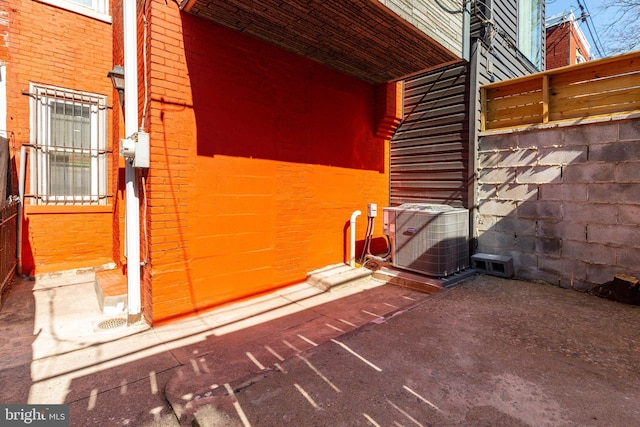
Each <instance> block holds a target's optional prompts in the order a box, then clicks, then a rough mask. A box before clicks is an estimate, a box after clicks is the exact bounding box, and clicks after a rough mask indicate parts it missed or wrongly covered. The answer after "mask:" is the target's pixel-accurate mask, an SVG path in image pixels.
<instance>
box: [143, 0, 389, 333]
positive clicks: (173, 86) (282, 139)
mask: <svg viewBox="0 0 640 427" xmlns="http://www.w3.org/2000/svg"><path fill="white" fill-rule="evenodd" d="M149 21H150V27H149V28H150V39H151V40H150V44H149V75H150V85H149V90H150V93H149V95H150V99H151V106H150V132H151V145H152V147H151V168H150V170H149V172H148V187H147V193H148V218H147V221H148V225H149V236H148V240H149V245H150V254H151V255H150V256H151V263H150V266H148V267H147V268H146V271H145V274H144V277H145V284H144V286H145V289H144V295H146V299H145V304H144V310H145V316H146V317H147V318H148V319H151V320H152V321H153V323H158V322H163V321H166V320H169V319H171V318H172V317H176V316H182V315H185V314H189V313H193V312H196V311H197V310H201V309H206V308H209V307H211V306H214V305H217V304H221V303H224V302H228V301H231V300H235V299H239V298H243V297H247V296H250V295H252V294H256V293H260V292H264V291H267V290H270V289H274V288H277V287H281V286H284V285H287V284H290V283H295V282H299V281H303V280H304V279H305V277H306V274H307V272H309V271H311V270H314V269H317V268H320V267H324V266H326V265H329V264H336V263H341V262H343V261H345V260H346V259H347V258H348V253H347V252H346V251H347V250H348V244H349V242H348V235H349V230H348V221H349V218H350V216H351V213H352V212H353V211H354V210H357V209H359V210H361V211H363V213H364V215H363V216H361V217H360V218H359V221H358V227H359V228H358V239H360V240H361V239H363V238H364V231H365V230H364V229H365V227H366V207H367V203H377V204H378V206H379V207H380V209H381V208H382V206H385V205H386V204H387V203H388V178H389V175H388V164H387V158H388V142H387V141H386V140H385V139H383V138H381V137H376V136H375V135H376V131H377V129H376V124H375V123H376V120H380V119H381V117H379V114H378V115H377V114H376V102H383V103H386V102H387V99H386V98H385V99H383V100H382V101H380V100H377V98H376V88H375V87H373V86H371V85H369V84H367V83H364V82H362V81H359V80H357V79H355V78H352V77H349V76H346V75H344V74H341V73H338V72H336V71H333V70H331V69H329V68H327V67H325V66H323V65H321V64H318V63H316V62H313V61H310V60H308V59H306V58H303V57H301V56H298V55H294V54H292V53H289V52H286V51H283V50H281V49H279V48H276V47H274V46H272V45H270V44H267V43H264V42H261V41H258V40H256V39H253V38H251V37H248V36H246V35H242V34H240V33H237V32H234V31H231V30H228V29H225V28H223V27H220V26H217V25H215V24H213V23H210V22H208V21H205V20H202V19H200V18H196V17H193V16H191V15H188V14H182V13H180V12H179V11H178V10H177V7H176V6H175V5H174V4H173V3H169V4H165V3H164V2H161V1H154V2H152V3H151V9H150V12H149ZM378 92H380V93H383V94H384V93H385V91H384V90H383V91H378ZM390 94H391V96H393V97H394V98H395V95H397V93H396V92H395V91H390ZM384 109H386V110H391V111H395V108H393V106H392V107H391V108H388V106H386V107H385V108H384ZM378 110H380V109H378ZM387 119H388V118H387ZM385 121H386V122H388V121H389V120H385ZM392 121H393V120H392ZM383 133H384V132H383ZM376 235H377V236H381V221H380V220H378V224H377V233H376Z"/></svg>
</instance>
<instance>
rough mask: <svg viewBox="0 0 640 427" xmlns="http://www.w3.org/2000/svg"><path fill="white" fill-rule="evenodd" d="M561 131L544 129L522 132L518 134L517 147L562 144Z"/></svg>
mask: <svg viewBox="0 0 640 427" xmlns="http://www.w3.org/2000/svg"><path fill="white" fill-rule="evenodd" d="M562 140H563V132H562V131H561V130H558V129H544V130H540V131H534V132H523V133H521V134H520V135H518V147H519V148H539V147H550V146H558V145H562V144H563V142H562Z"/></svg>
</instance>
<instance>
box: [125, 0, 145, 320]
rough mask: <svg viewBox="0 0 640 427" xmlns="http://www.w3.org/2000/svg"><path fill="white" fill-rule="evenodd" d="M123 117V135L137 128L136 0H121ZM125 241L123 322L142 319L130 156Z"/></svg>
mask: <svg viewBox="0 0 640 427" xmlns="http://www.w3.org/2000/svg"><path fill="white" fill-rule="evenodd" d="M122 4H123V5H122V6H123V26H124V117H125V136H126V137H127V138H128V137H131V136H132V135H133V134H135V133H136V132H137V131H138V40H137V39H138V29H137V17H136V2H135V1H134V0H124V1H123V2H122ZM125 165H126V166H125V221H126V227H125V240H126V244H125V247H126V251H127V253H126V257H127V321H128V324H129V325H131V324H133V323H136V322H138V321H140V319H141V318H142V310H141V302H140V201H139V198H138V180H137V174H136V170H135V169H134V167H133V161H132V160H131V159H126V160H125Z"/></svg>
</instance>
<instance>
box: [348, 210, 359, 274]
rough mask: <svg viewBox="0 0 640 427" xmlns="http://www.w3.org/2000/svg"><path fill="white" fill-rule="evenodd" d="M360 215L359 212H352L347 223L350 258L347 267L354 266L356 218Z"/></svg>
mask: <svg viewBox="0 0 640 427" xmlns="http://www.w3.org/2000/svg"><path fill="white" fill-rule="evenodd" d="M360 214H362V212H360V211H354V212H353V213H352V214H351V220H350V222H349V227H350V228H351V248H350V249H351V250H350V252H351V254H350V256H351V258H349V265H350V266H351V267H355V266H356V218H357V217H358V216H359V215H360Z"/></svg>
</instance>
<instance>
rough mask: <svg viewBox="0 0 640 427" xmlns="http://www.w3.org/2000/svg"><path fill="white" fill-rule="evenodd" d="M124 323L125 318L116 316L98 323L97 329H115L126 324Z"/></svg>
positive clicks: (125, 321)
mask: <svg viewBox="0 0 640 427" xmlns="http://www.w3.org/2000/svg"><path fill="white" fill-rule="evenodd" d="M126 324H127V319H123V318H120V317H116V318H113V319H107V320H103V321H102V322H100V323H98V329H115V328H120V327H122V326H126Z"/></svg>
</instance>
